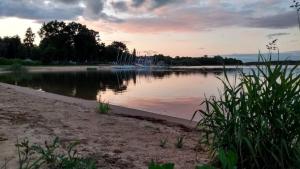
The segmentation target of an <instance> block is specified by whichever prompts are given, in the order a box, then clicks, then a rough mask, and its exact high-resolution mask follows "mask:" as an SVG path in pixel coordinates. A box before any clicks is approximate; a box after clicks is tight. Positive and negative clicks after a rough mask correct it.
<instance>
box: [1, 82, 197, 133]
mask: <svg viewBox="0 0 300 169" xmlns="http://www.w3.org/2000/svg"><path fill="white" fill-rule="evenodd" d="M0 86H4V87H7V88H11V89H14V90H16V91H18V92H21V93H24V94H28V95H34V96H38V97H42V98H46V99H53V100H57V101H61V102H66V103H70V104H80V105H81V106H84V107H87V108H95V109H96V108H97V105H98V103H97V102H96V101H91V100H85V99H81V98H75V97H69V96H63V95H59V94H55V93H49V92H44V91H38V90H35V89H31V88H28V87H22V86H16V85H11V84H6V83H2V82H0ZM110 107H111V109H112V113H113V114H115V115H119V116H124V117H131V118H136V119H143V120H148V121H154V122H159V123H164V124H166V125H178V126H181V127H186V128H190V129H193V128H195V127H196V125H197V122H195V121H190V120H186V119H181V118H177V117H172V116H167V115H162V114H157V113H152V112H147V111H143V110H138V109H133V108H128V107H124V106H118V105H111V104H110Z"/></svg>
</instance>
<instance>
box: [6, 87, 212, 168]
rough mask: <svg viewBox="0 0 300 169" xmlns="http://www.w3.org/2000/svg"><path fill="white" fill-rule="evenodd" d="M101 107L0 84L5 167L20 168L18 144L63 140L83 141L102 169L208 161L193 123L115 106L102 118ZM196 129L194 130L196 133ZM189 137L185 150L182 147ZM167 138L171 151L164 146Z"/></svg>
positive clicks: (82, 151) (85, 153) (189, 165)
mask: <svg viewBox="0 0 300 169" xmlns="http://www.w3.org/2000/svg"><path fill="white" fill-rule="evenodd" d="M96 106H97V103H96V102H95V101H87V100H83V99H78V98H72V97H66V96H61V95H57V94H52V93H46V92H41V91H37V90H34V89H30V88H26V87H19V86H13V85H9V84H3V83H0V150H1V153H0V166H1V164H2V163H3V162H4V161H5V159H8V160H10V161H9V165H8V167H9V168H17V167H16V166H17V153H16V148H15V144H16V142H17V140H23V139H24V138H28V139H29V140H30V142H31V143H38V144H43V143H44V141H51V140H53V139H54V138H55V137H59V138H60V140H61V141H62V142H63V143H68V142H70V141H75V140H77V141H80V143H81V144H80V145H79V147H78V152H79V154H81V155H83V156H87V157H92V158H94V159H95V160H96V161H97V168H100V169H123V168H131V169H147V165H148V164H149V162H151V160H155V161H157V162H162V163H167V162H172V163H175V165H176V167H177V168H185V169H194V167H195V166H196V165H198V164H205V163H207V162H208V159H209V157H208V154H207V153H206V152H198V151H196V150H195V147H196V146H197V143H198V139H199V138H198V137H199V133H198V132H199V131H196V130H193V125H194V124H193V123H191V121H187V120H182V119H177V118H172V117H168V116H164V115H158V114H154V113H149V112H144V111H140V110H134V109H130V108H124V107H120V106H112V113H108V114H99V113H97V111H96ZM191 127H192V128H191ZM178 137H184V145H183V148H181V149H178V148H176V146H175V144H176V140H177V139H178ZM161 139H167V140H168V142H167V146H166V147H165V148H162V147H160V146H159V144H160V140H161Z"/></svg>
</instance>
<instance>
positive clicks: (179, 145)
mask: <svg viewBox="0 0 300 169" xmlns="http://www.w3.org/2000/svg"><path fill="white" fill-rule="evenodd" d="M183 140H184V136H179V137H177V140H176V143H175V146H176V148H182V147H183Z"/></svg>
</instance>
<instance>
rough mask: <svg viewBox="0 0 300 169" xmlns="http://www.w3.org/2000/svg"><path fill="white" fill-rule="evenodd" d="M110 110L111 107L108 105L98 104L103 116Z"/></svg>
mask: <svg viewBox="0 0 300 169" xmlns="http://www.w3.org/2000/svg"><path fill="white" fill-rule="evenodd" d="M109 110H110V106H109V104H108V103H105V102H99V104H98V112H99V113H101V114H107V113H108V112H109Z"/></svg>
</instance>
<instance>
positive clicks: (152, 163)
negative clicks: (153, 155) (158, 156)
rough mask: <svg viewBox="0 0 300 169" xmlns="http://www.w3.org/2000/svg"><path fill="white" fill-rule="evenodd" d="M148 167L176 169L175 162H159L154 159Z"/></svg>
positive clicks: (151, 168)
mask: <svg viewBox="0 0 300 169" xmlns="http://www.w3.org/2000/svg"><path fill="white" fill-rule="evenodd" d="M148 169H174V164H173V163H167V164H157V163H155V162H154V161H152V162H151V163H150V165H149V166H148Z"/></svg>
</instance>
